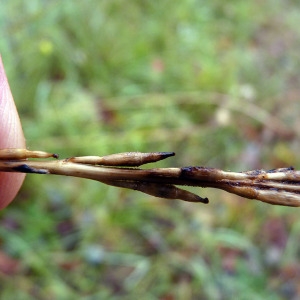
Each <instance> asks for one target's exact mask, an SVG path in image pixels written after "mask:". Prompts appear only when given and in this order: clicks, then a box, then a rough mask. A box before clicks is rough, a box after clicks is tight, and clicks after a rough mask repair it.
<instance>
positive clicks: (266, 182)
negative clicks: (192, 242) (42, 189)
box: [0, 149, 300, 206]
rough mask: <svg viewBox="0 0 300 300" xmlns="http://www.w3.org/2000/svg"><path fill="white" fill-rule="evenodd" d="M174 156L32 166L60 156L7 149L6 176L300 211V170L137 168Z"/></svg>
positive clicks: (1, 165)
mask: <svg viewBox="0 0 300 300" xmlns="http://www.w3.org/2000/svg"><path fill="white" fill-rule="evenodd" d="M173 155H174V153H173V152H154V153H140V152H126V153H118V154H112V155H108V156H103V157H98V156H84V157H72V158H67V159H61V160H54V161H53V160H52V161H48V160H40V161H38V160H36V161H31V160H27V159H28V158H48V157H55V158H57V157H58V156H57V155H56V154H50V153H46V152H42V151H29V150H25V149H2V150H0V171H2V172H22V173H35V174H56V175H65V176H74V177H81V178H87V179H93V180H97V181H100V182H102V183H105V184H108V185H112V186H117V187H122V188H128V189H132V190H138V191H141V192H143V193H146V194H150V195H153V196H156V197H161V198H167V199H181V200H184V201H188V202H202V203H208V199H207V198H201V197H199V196H198V195H195V194H193V193H191V192H189V191H186V190H183V189H181V188H178V187H176V185H179V186H184V185H185V186H198V187H211V188H217V189H222V190H225V191H227V192H229V193H233V194H236V195H239V196H242V197H245V198H249V199H256V200H260V201H262V202H266V203H269V204H276V205H284V206H300V171H295V170H294V169H293V168H292V167H290V168H281V169H274V170H270V171H264V170H253V171H248V172H239V173H238V172H226V171H222V170H219V169H214V168H207V167H182V168H154V169H140V168H135V166H140V165H143V164H146V163H151V162H156V161H159V160H161V159H165V158H167V157H169V156H173ZM124 166H125V167H124ZM127 166H130V167H127Z"/></svg>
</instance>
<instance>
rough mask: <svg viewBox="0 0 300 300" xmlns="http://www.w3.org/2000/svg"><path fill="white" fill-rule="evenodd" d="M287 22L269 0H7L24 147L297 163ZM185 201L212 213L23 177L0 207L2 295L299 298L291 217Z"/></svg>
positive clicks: (288, 9)
mask: <svg viewBox="0 0 300 300" xmlns="http://www.w3.org/2000/svg"><path fill="white" fill-rule="evenodd" d="M298 15H299V8H298V7H297V4H296V3H293V2H284V1H276V0H269V1H264V2H263V3H262V2H261V1H227V2H226V3H225V2H221V1H209V2H207V1H206V2H204V1H187V0H185V1H180V2H176V3H175V2H174V1H167V0H166V1H159V2H153V1H93V0H90V1H82V2H76V3H75V2H74V1H68V0H66V1H34V0H32V1H5V2H3V3H2V8H1V11H0V22H1V26H2V38H1V40H0V47H1V51H2V56H3V61H4V65H5V67H6V71H7V74H8V77H9V81H10V84H11V88H12V92H13V95H14V98H15V101H16V103H17V107H18V109H19V112H20V116H21V119H22V123H23V128H24V131H25V135H26V138H27V145H28V147H29V148H30V149H34V150H46V151H54V152H58V153H59V154H60V155H61V157H67V156H73V155H87V154H91V155H96V154H99V155H104V154H110V153H114V152H124V151H175V152H176V157H174V158H171V159H168V160H166V161H164V162H160V163H158V164H157V166H184V165H206V166H212V167H218V168H225V169H232V170H237V171H239V170H244V169H252V168H275V167H281V166H286V165H291V164H293V165H294V166H295V167H299V166H300V164H299V159H298V157H297V154H298V150H297V149H298V148H299V138H298V137H299V133H298V132H299V129H298V128H299V121H298V112H299V96H300V91H299V88H298V87H299V81H300V76H299V71H298V70H299V50H298V49H299V41H300V39H299V37H300V33H299V26H298ZM255 107H257V108H255ZM258 109H259V110H258ZM270 117H272V119H270ZM194 191H196V192H197V193H199V194H201V195H205V196H208V197H209V198H210V200H211V203H210V204H209V205H208V206H204V205H195V204H189V203H181V202H179V201H167V200H162V199H157V198H153V197H151V196H147V195H144V194H141V193H138V192H131V191H127V190H121V189H117V188H112V187H106V186H104V185H101V184H99V183H98V182H92V181H87V180H82V179H75V178H62V177H55V176H53V177H47V176H35V175H28V176H27V178H26V182H25V184H24V186H23V188H22V190H21V192H20V193H19V195H18V197H17V199H16V200H15V201H14V202H13V203H12V204H11V205H10V206H9V207H8V208H7V209H5V210H4V211H2V212H1V219H0V222H1V226H0V228H1V229H0V242H1V249H0V251H1V252H0V275H1V283H0V286H1V292H0V295H1V297H2V298H3V299H6V298H11V297H12V296H13V297H14V298H15V299H18V298H22V299H32V298H37V299H71V298H74V297H80V298H82V299H105V298H112V299H117V298H122V299H127V298H128V299H133V298H140V297H142V298H143V299H158V298H159V299H231V298H233V297H235V298H237V299H292V298H293V297H294V298H296V297H297V296H298V297H299V294H297V293H299V282H300V280H299V279H300V277H299V272H300V265H299V262H298V261H299V245H298V244H299V243H298V240H299V234H300V233H299V231H300V230H299V228H300V222H299V218H297V216H298V211H297V209H295V208H282V207H272V206H268V205H266V204H262V203H258V202H253V201H249V200H243V199H241V198H239V197H236V196H233V195H229V194H226V193H224V192H218V191H211V190H208V189H205V190H201V189H199V188H198V189H194Z"/></svg>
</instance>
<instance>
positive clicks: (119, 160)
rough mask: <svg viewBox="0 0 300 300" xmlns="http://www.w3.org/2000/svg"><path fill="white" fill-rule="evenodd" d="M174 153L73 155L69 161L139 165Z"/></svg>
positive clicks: (108, 164)
mask: <svg viewBox="0 0 300 300" xmlns="http://www.w3.org/2000/svg"><path fill="white" fill-rule="evenodd" d="M174 155H175V153H174V152H150V153H142V152H124V153H116V154H111V155H106V156H82V157H71V158H68V159H67V161H70V162H73V163H81V164H90V165H102V166H124V167H125V166H127V167H138V166H141V165H144V164H147V163H152V162H156V161H159V160H163V159H165V158H167V157H170V156H174Z"/></svg>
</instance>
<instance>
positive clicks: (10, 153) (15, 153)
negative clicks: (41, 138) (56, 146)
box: [0, 148, 58, 160]
mask: <svg viewBox="0 0 300 300" xmlns="http://www.w3.org/2000/svg"><path fill="white" fill-rule="evenodd" d="M49 157H54V158H58V155H57V154H53V153H48V152H44V151H30V150H27V149H17V148H7V149H0V160H5V159H9V160H19V159H27V158H49Z"/></svg>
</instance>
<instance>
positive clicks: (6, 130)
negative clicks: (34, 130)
mask: <svg viewBox="0 0 300 300" xmlns="http://www.w3.org/2000/svg"><path fill="white" fill-rule="evenodd" d="M25 147H26V146H25V138H24V135H23V130H22V126H21V122H20V119H19V116H18V112H17V109H16V106H15V103H14V101H13V97H12V94H11V91H10V88H9V84H8V81H7V77H6V74H5V71H4V67H3V63H2V59H1V56H0V149H1V148H25ZM24 178H25V174H19V173H4V172H2V173H1V172H0V209H2V208H4V207H6V206H7V205H8V204H9V203H10V202H11V201H12V200H13V199H14V198H15V196H16V194H17V193H18V191H19V189H20V187H21V186H22V183H23V180H24Z"/></svg>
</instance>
